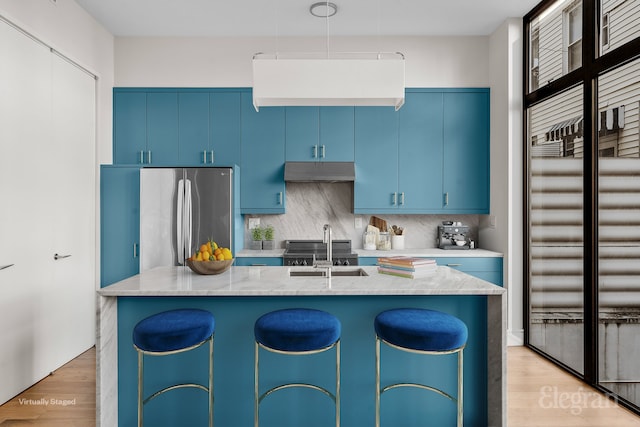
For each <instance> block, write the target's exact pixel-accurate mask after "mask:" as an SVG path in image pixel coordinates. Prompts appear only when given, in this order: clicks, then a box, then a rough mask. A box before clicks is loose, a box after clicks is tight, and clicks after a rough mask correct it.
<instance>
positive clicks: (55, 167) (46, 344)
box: [38, 54, 96, 367]
mask: <svg viewBox="0 0 640 427" xmlns="http://www.w3.org/2000/svg"><path fill="white" fill-rule="evenodd" d="M52 76H53V82H52V83H53V86H52V104H51V105H52V128H51V136H50V138H49V143H50V144H51V148H52V150H51V156H50V158H49V164H50V167H49V168H48V170H49V172H48V180H49V181H50V184H51V186H52V188H51V192H50V194H51V195H53V197H54V200H52V201H51V204H50V205H49V206H50V209H48V211H49V219H50V227H51V231H52V234H53V235H52V240H51V252H50V253H49V254H48V255H49V257H50V259H51V260H52V261H51V262H52V278H51V279H52V280H51V281H50V282H49V283H48V285H47V286H46V288H45V289H43V290H42V292H41V294H40V304H41V305H40V310H41V313H43V315H44V319H43V320H44V322H45V323H46V324H47V325H50V327H47V328H43V330H42V333H41V334H40V337H39V339H38V341H39V342H40V343H41V345H42V347H43V351H46V356H43V360H42V362H43V363H47V364H49V365H51V366H53V367H57V366H60V365H62V364H64V363H66V362H68V361H69V360H71V359H72V358H74V357H76V356H77V355H78V354H79V353H81V352H83V351H85V350H87V349H88V348H89V347H91V346H92V345H93V344H94V343H95V129H96V127H95V79H94V78H93V76H90V75H88V74H87V73H85V72H84V71H82V70H81V69H79V68H78V67H76V66H74V65H72V64H71V63H69V62H68V61H66V60H65V59H63V58H61V57H59V56H57V55H55V54H54V55H52ZM54 254H58V255H59V256H60V258H59V259H58V260H54Z"/></svg>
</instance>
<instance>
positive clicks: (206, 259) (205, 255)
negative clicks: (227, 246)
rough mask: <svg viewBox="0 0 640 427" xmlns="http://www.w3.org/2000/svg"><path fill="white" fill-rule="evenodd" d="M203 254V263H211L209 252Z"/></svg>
mask: <svg viewBox="0 0 640 427" xmlns="http://www.w3.org/2000/svg"><path fill="white" fill-rule="evenodd" d="M201 253H202V260H203V261H209V257H210V256H211V254H210V253H209V251H202V252H201Z"/></svg>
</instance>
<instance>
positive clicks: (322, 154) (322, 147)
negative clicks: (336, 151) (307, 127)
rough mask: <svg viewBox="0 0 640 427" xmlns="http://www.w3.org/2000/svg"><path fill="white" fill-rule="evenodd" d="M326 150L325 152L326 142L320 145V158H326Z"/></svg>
mask: <svg viewBox="0 0 640 427" xmlns="http://www.w3.org/2000/svg"><path fill="white" fill-rule="evenodd" d="M324 152H325V147H324V144H322V145H321V146H320V158H321V159H324Z"/></svg>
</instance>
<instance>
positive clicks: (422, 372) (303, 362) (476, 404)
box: [118, 296, 487, 427]
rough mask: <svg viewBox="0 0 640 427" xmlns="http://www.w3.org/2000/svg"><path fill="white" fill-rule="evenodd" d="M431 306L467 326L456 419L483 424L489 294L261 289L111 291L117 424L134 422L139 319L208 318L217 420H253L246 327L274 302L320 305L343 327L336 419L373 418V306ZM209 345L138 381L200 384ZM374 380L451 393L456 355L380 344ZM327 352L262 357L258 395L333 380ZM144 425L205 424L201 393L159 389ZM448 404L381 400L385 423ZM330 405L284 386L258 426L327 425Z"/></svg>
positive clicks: (440, 416)
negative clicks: (180, 293)
mask: <svg viewBox="0 0 640 427" xmlns="http://www.w3.org/2000/svg"><path fill="white" fill-rule="evenodd" d="M407 306H411V307H418V308H431V309H435V310H441V311H444V312H447V313H450V314H452V315H454V316H456V317H458V318H460V319H461V320H462V321H464V322H465V323H466V324H467V326H468V328H469V340H468V343H467V346H466V348H465V350H464V421H465V423H464V425H465V427H486V426H487V393H486V390H487V298H486V297H484V296H331V297H321V296H308V297H305V296H284V297H278V296H269V297H119V298H118V425H120V426H132V425H136V416H137V412H136V391H137V386H136V381H137V380H136V378H137V358H136V351H135V349H134V348H133V345H132V341H131V334H132V330H133V327H134V326H135V325H136V323H137V322H139V321H140V320H141V319H143V318H145V317H147V316H150V315H152V314H155V313H158V312H161V311H164V310H170V309H175V308H200V309H205V310H209V311H210V312H211V313H213V315H214V316H215V320H216V331H215V348H214V360H215V363H214V374H213V375H214V392H215V404H214V405H215V410H214V418H215V425H216V426H220V427H252V426H253V413H254V412H253V388H254V375H253V372H254V371H253V368H254V366H253V363H254V324H255V321H256V320H257V319H258V317H260V316H261V315H263V314H265V313H267V312H270V311H273V310H278V309H283V308H294V307H306V308H312V309H319V310H324V311H327V312H329V313H331V314H333V315H335V316H336V317H337V318H338V319H339V320H340V322H341V324H342V332H341V338H340V343H341V367H342V374H341V400H342V405H341V425H343V426H352V427H359V426H373V425H374V424H375V412H374V403H375V338H374V337H375V335H374V329H373V321H374V318H375V316H376V315H377V314H378V313H380V312H381V311H384V310H388V309H391V308H398V307H407ZM207 356H208V354H207V347H206V346H203V347H201V348H199V349H196V350H193V351H189V352H186V353H182V354H176V355H173V356H167V357H149V358H146V360H145V366H144V369H145V372H144V374H145V375H144V377H145V388H146V390H154V389H158V388H161V387H162V386H164V385H166V384H172V383H180V382H191V381H196V382H201V383H204V384H206V381H207V374H208V365H207ZM381 357H382V363H383V370H382V381H383V382H384V383H387V384H388V383H390V382H391V381H394V380H398V379H399V380H402V381H414V380H415V381H417V382H424V383H427V384H436V385H438V387H439V388H442V389H444V390H445V391H447V392H448V393H451V394H454V395H455V393H456V379H457V369H456V367H457V364H456V358H455V357H449V356H433V357H429V356H424V355H417V354H410V353H407V352H400V351H397V350H394V349H390V348H383V349H382V354H381ZM334 363H335V353H334V352H333V351H329V352H325V353H320V354H314V355H306V356H287V357H283V356H282V355H278V354H271V353H269V352H266V351H263V352H261V354H260V377H261V378H260V387H261V392H264V391H266V390H267V389H269V388H271V387H274V386H275V385H277V384H281V383H282V382H284V381H295V382H306V383H311V384H319V385H321V386H323V387H325V388H327V389H329V390H331V389H333V387H335V370H334ZM144 410H145V413H144V418H145V425H151V426H155V427H164V426H204V425H207V421H206V419H207V394H206V393H204V392H202V391H201V390H197V389H183V390H179V391H175V392H171V393H166V394H164V395H162V396H160V397H158V398H157V399H154V400H152V401H150V402H149V403H148V404H147V405H145V408H144ZM455 419H456V409H455V405H454V404H453V403H451V402H450V401H448V400H447V399H445V398H443V397H442V396H439V395H437V394H435V393H427V392H425V391H424V390H418V389H398V390H394V391H393V392H390V393H388V394H385V395H384V396H383V397H382V411H381V421H382V425H383V426H419V425H424V420H429V425H433V426H452V425H455ZM334 422H335V420H334V403H333V401H332V400H331V399H329V398H328V397H327V396H326V395H324V394H322V393H319V392H317V391H314V390H308V389H290V390H285V391H282V392H280V393H275V394H273V395H270V396H268V397H267V398H265V399H264V400H263V401H262V404H261V405H260V426H261V427H300V426H305V427H321V426H323V427H324V426H330V425H334Z"/></svg>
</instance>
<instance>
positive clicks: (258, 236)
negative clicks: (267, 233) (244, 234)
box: [251, 225, 263, 250]
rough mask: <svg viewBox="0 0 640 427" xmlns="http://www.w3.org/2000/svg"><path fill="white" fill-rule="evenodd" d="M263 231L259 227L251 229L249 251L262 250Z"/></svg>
mask: <svg viewBox="0 0 640 427" xmlns="http://www.w3.org/2000/svg"><path fill="white" fill-rule="evenodd" d="M262 235H263V230H262V227H260V226H259V225H258V226H256V227H254V228H252V229H251V249H255V250H261V249H262Z"/></svg>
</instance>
